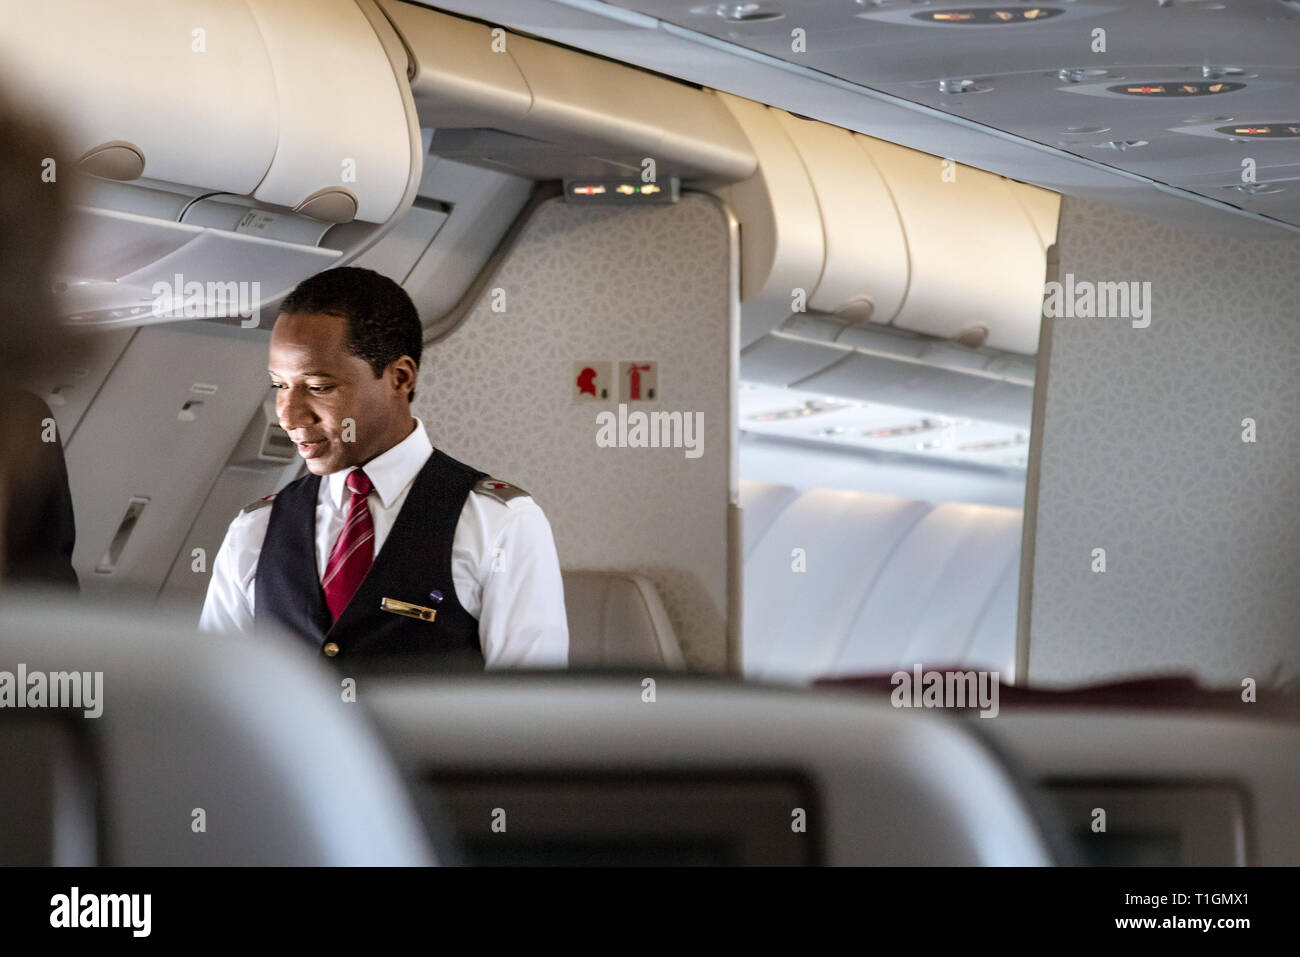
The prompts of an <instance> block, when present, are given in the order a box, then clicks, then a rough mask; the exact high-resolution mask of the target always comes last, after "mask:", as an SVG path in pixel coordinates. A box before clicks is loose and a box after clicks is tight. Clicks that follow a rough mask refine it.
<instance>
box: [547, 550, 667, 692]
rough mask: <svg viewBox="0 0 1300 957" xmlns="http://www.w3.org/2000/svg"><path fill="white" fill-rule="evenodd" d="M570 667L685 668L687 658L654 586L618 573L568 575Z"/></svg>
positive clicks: (565, 582)
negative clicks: (684, 656)
mask: <svg viewBox="0 0 1300 957" xmlns="http://www.w3.org/2000/svg"><path fill="white" fill-rule="evenodd" d="M563 577H564V605H565V609H566V611H567V612H568V618H569V667H570V668H581V667H588V668H592V667H605V666H617V667H622V666H638V665H639V666H643V667H652V668H665V667H667V668H684V667H685V664H686V663H685V659H684V658H683V656H682V650H681V647H680V646H679V645H678V643H677V635H676V633H675V632H674V631H673V626H672V623H671V622H670V621H669V620H668V612H667V610H666V609H665V608H664V604H663V601H662V600H661V599H660V598H659V593H658V591H656V590H655V587H654V584H653V583H652V582H651V581H650V580H649V579H648V578H645V577H644V576H642V575H636V574H633V573H631V572H617V571H566V572H564V573H563Z"/></svg>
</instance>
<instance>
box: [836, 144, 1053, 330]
mask: <svg viewBox="0 0 1300 957" xmlns="http://www.w3.org/2000/svg"><path fill="white" fill-rule="evenodd" d="M856 139H857V140H858V142H859V143H860V144H861V145H862V148H863V150H864V151H865V152H866V153H867V154H868V155H869V156H870V158H871V161H872V162H873V163H874V164H875V167H876V168H877V169H878V170H879V171H880V173H881V175H883V176H884V178H885V181H886V182H888V183H889V185H890V190H891V192H892V194H893V197H894V202H895V204H896V205H897V209H898V216H899V218H900V220H901V222H902V227H903V231H904V232H905V233H906V236H907V246H908V252H909V260H910V262H911V267H912V269H911V276H910V279H909V282H908V286H907V299H906V301H905V302H904V303H903V306H902V308H901V309H900V311H899V313H898V315H897V316H895V317H894V320H893V322H894V325H896V326H899V327H900V328H903V329H911V330H913V331H914V332H923V333H927V334H929V335H932V336H938V337H940V338H950V337H953V336H956V335H957V334H958V333H960V332H962V331H963V330H965V329H970V328H973V327H976V326H981V325H982V326H985V327H987V329H988V338H987V339H986V340H985V341H986V342H987V344H988V345H990V346H992V347H994V348H996V349H1005V350H1007V351H1009V352H1020V353H1026V354H1033V353H1035V352H1037V351H1038V328H1039V325H1040V324H1041V321H1042V306H1043V283H1044V281H1045V279H1046V271H1047V247H1048V246H1049V245H1051V244H1052V243H1054V242H1055V241H1056V216H1055V213H1054V211H1053V210H1054V209H1055V208H1059V197H1057V196H1056V195H1055V194H1053V193H1050V192H1048V191H1047V190H1040V189H1037V188H1036V187H1033V186H1026V185H1024V184H1022V183H1016V182H1013V181H1012V180H1008V179H1004V178H1003V177H1001V176H995V175H993V174H992V173H986V172H984V171H983V170H978V169H973V168H972V167H969V166H960V165H958V164H955V163H950V164H949V165H948V166H947V167H945V165H944V161H943V160H942V159H941V158H939V157H936V156H930V155H929V154H926V153H918V152H917V151H916V150H910V149H907V148H905V147H902V146H896V145H894V144H893V143H886V142H885V141H883V140H877V139H873V138H871V137H869V136H862V135H860V134H859V135H858V136H857V137H856ZM945 174H947V175H945ZM1022 192H1028V193H1034V194H1038V195H1037V196H1035V198H1034V199H1033V200H1031V202H1032V203H1034V205H1035V208H1036V209H1037V210H1038V211H1039V219H1038V222H1036V221H1035V219H1033V218H1031V217H1030V215H1029V213H1028V212H1027V211H1026V208H1025V205H1024V203H1022V201H1021V200H1020V199H1019V198H1018V194H1020V193H1022ZM1040 223H1041V224H1042V225H1041V227H1040V225H1039V224H1040ZM1040 228H1042V229H1043V230H1044V232H1047V231H1048V229H1049V228H1050V234H1049V236H1050V238H1049V240H1048V242H1046V243H1044V241H1043V238H1042V237H1041V236H1040V234H1039V229H1040Z"/></svg>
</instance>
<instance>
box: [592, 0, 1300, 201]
mask: <svg viewBox="0 0 1300 957" xmlns="http://www.w3.org/2000/svg"><path fill="white" fill-rule="evenodd" d="M613 5H614V6H618V7H621V8H624V9H626V10H629V11H636V12H638V13H642V14H646V15H648V16H651V17H654V18H656V19H658V20H661V21H664V22H667V23H671V24H675V25H677V26H680V27H683V28H686V29H689V30H692V31H695V32H698V33H703V34H706V35H709V36H713V37H715V38H718V39H721V40H724V41H727V42H730V43H734V44H736V45H738V46H742V47H745V48H747V49H750V50H753V51H756V52H759V53H763V54H767V55H769V56H772V57H776V58H779V59H782V60H785V61H787V62H790V63H795V64H799V65H800V66H803V67H808V68H811V69H813V70H816V71H819V72H822V73H826V74H828V75H831V76H834V77H837V78H839V79H841V80H845V81H848V82H851V83H854V84H858V85H861V86H864V87H868V88H870V89H872V90H875V91H877V92H880V93H883V94H886V95H890V96H895V97H898V98H901V99H905V100H908V101H910V102H913V103H916V104H919V105H922V106H927V107H931V108H934V109H937V110H940V111H942V112H945V113H948V114H951V115H953V116H960V117H963V118H965V119H967V120H970V121H973V122H976V123H979V124H982V125H985V126H988V127H990V128H993V129H997V130H1002V131H1004V132H1007V133H1011V134H1013V135H1016V136H1021V137H1024V138H1026V139H1030V140H1033V141H1036V142H1038V143H1041V144H1043V145H1045V146H1049V147H1052V148H1055V149H1060V150H1063V151H1066V152H1069V153H1072V154H1074V155H1077V156H1081V157H1085V158H1087V159H1089V160H1091V161H1094V162H1098V163H1102V164H1105V165H1107V166H1111V167H1114V168H1116V169H1120V170H1125V171H1127V172H1130V173H1134V174H1137V175H1139V176H1143V177H1147V178H1149V179H1152V180H1155V181H1156V182H1158V183H1165V184H1168V185H1171V186H1176V187H1180V188H1183V189H1186V190H1189V191H1191V192H1196V193H1199V194H1201V195H1203V196H1206V197H1209V198H1211V199H1213V200H1216V201H1218V202H1223V203H1227V204H1230V205H1232V206H1236V207H1238V208H1241V209H1245V210H1249V211H1252V212H1255V213H1259V214H1261V215H1264V216H1268V217H1271V218H1274V219H1279V220H1282V221H1284V222H1288V223H1291V224H1297V225H1300V2H1291V0H1230V2H1228V0H1121V2H1110V3H1100V2H1092V0H1058V2H1049V3H1043V4H1031V3H1025V2H1022V0H1013V2H1009V3H1004V4H1001V5H998V4H993V3H989V2H983V0H956V2H943V0H932V2H920V3H918V2H913V0H880V2H874V0H761V2H726V3H699V2H691V0H615V2H614V4H613ZM984 21H988V22H984ZM796 31H802V33H798V32H796ZM800 42H802V49H798V47H799V46H800ZM778 105H779V104H778ZM868 132H869V131H868Z"/></svg>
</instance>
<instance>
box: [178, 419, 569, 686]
mask: <svg viewBox="0 0 1300 957" xmlns="http://www.w3.org/2000/svg"><path fill="white" fill-rule="evenodd" d="M414 421H415V428H414V430H412V432H411V434H410V435H408V436H407V437H406V438H404V439H403V440H402V441H401V442H398V443H397V444H396V445H394V446H393V447H392V448H391V449H389V450H388V451H387V452H384V453H382V454H381V455H377V456H375V457H374V458H373V459H371V460H370V461H369V462H367V463H365V465H363V466H362V468H363V469H364V470H365V473H366V475H368V476H369V477H370V481H371V482H372V483H373V485H374V490H373V491H372V492H371V493H370V496H369V498H368V499H367V502H368V504H369V506H370V514H371V517H372V519H373V521H374V527H375V555H376V557H377V556H378V555H379V552H380V549H382V548H383V546H384V541H385V540H386V539H387V537H388V533H389V531H391V529H392V527H393V523H394V522H395V521H396V519H397V513H398V512H399V511H400V510H401V508H402V503H403V502H405V501H406V495H407V493H408V492H409V491H410V490H411V485H412V483H414V481H415V477H416V475H417V474H418V473H419V471H420V469H421V468H423V467H424V463H425V462H426V461H427V460H428V458H429V456H430V455H431V454H432V453H433V445H432V444H431V443H430V442H429V436H428V434H427V433H426V432H425V430H424V423H423V422H421V421H420V420H419V419H418V418H416V419H415V420H414ZM351 471H352V469H341V470H339V471H337V472H331V473H330V474H329V475H323V476H321V482H320V493H319V495H318V496H317V501H316V570H317V575H318V577H319V575H320V572H321V569H323V568H325V566H326V565H327V564H328V562H329V555H330V552H331V550H332V549H333V547H334V541H335V539H337V538H338V536H339V532H341V531H342V530H343V524H344V520H345V519H346V517H347V516H346V514H345V513H346V508H347V505H346V494H347V489H346V482H347V477H348V473H349V472H351ZM270 518H271V509H270V508H269V507H265V508H258V509H253V510H252V511H247V512H240V513H239V514H238V515H236V516H235V519H234V521H232V522H231V523H230V528H229V529H228V530H227V532H226V538H225V540H224V541H223V542H222V543H221V549H220V551H218V552H217V557H216V560H215V561H214V562H213V565H212V580H211V581H210V582H209V583H208V594H207V598H206V599H205V600H204V602H203V613H202V615H201V616H200V619H199V628H200V629H201V630H204V631H252V630H253V620H254V619H253V602H254V591H255V588H254V583H255V579H256V575H257V556H258V553H259V552H260V551H261V549H262V541H263V539H264V538H265V537H266V526H267V523H268V522H269V521H270ZM451 572H452V583H453V585H454V587H455V589H456V600H457V601H459V602H460V604H461V607H463V608H464V609H465V610H466V611H467V612H469V614H470V615H472V616H473V617H475V618H477V619H478V632H479V642H480V644H481V645H482V648H483V658H484V660H485V662H486V666H487V667H488V668H509V667H521V666H522V667H528V668H563V667H566V666H567V665H568V660H569V626H568V619H567V617H566V615H565V610H564V586H563V583H562V582H561V579H560V562H559V557H558V556H557V555H556V552H555V540H554V538H553V537H552V535H551V526H550V523H549V522H547V520H546V516H545V515H544V514H542V509H541V507H540V506H539V505H538V504H537V503H536V502H534V501H533V499H532V497H531V496H527V495H524V496H517V497H514V498H511V499H510V500H509V501H506V502H503V501H501V500H500V499H497V498H495V497H493V496H492V495H489V494H486V493H483V492H479V491H477V490H475V491H471V492H470V493H469V495H468V496H467V497H466V499H465V506H464V508H463V509H462V510H461V513H460V521H459V522H458V523H457V525H456V534H455V536H454V537H453V539H452V545H451Z"/></svg>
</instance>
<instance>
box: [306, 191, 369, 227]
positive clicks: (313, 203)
mask: <svg viewBox="0 0 1300 957" xmlns="http://www.w3.org/2000/svg"><path fill="white" fill-rule="evenodd" d="M293 211H294V212H295V213H302V214H303V215H304V216H310V217H311V218H312V219H319V220H321V221H322V222H326V223H350V222H352V220H354V219H356V218H357V198H356V197H355V196H353V195H352V194H351V193H350V192H348V191H347V190H346V189H344V188H343V187H341V186H327V187H325V188H324V189H318V190H316V192H314V193H312V194H311V195H310V196H308V197H307V198H306V199H304V200H303V201H302V202H301V203H299V204H298V205H297V206H295V207H294V208H293Z"/></svg>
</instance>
